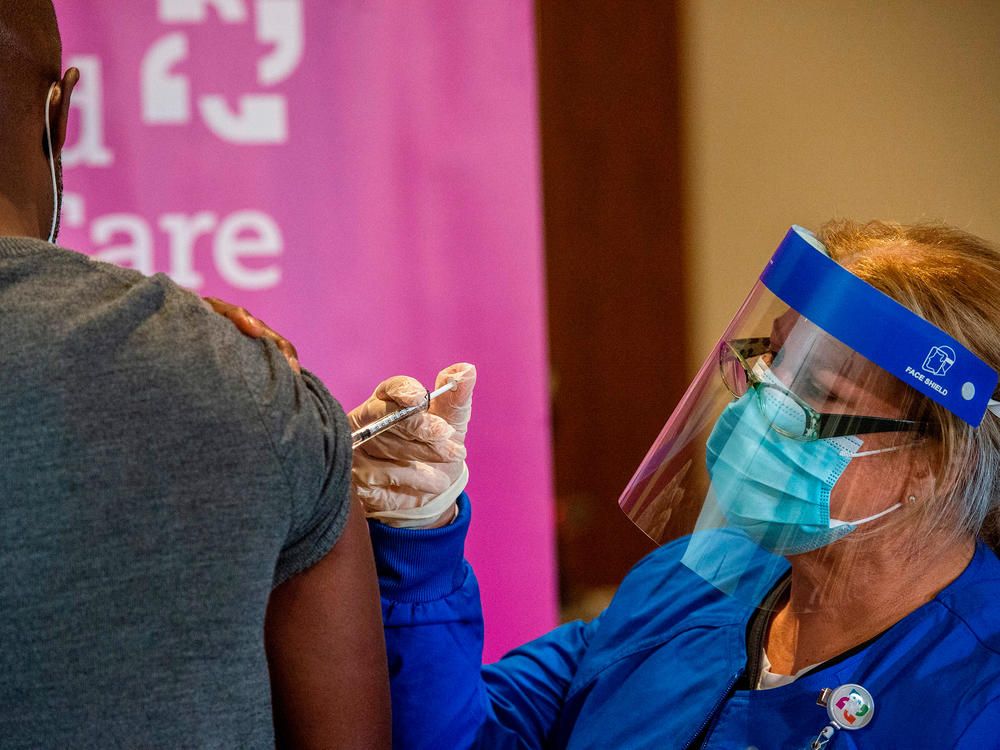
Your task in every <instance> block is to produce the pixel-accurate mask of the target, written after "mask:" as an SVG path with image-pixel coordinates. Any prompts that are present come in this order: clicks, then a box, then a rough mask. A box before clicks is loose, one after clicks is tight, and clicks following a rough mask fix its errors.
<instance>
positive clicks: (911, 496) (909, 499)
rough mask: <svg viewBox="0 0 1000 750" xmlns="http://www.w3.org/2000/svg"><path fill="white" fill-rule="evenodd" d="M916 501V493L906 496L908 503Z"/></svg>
mask: <svg viewBox="0 0 1000 750" xmlns="http://www.w3.org/2000/svg"><path fill="white" fill-rule="evenodd" d="M916 501H917V498H916V497H915V496H914V495H910V496H909V497H908V498H906V502H908V503H915V502H916Z"/></svg>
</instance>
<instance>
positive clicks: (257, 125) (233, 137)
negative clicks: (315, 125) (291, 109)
mask: <svg viewBox="0 0 1000 750" xmlns="http://www.w3.org/2000/svg"><path fill="white" fill-rule="evenodd" d="M239 101H240V103H239V107H238V108H237V111H236V112H235V113H234V112H231V111H230V110H229V106H228V105H227V104H226V100H225V98H224V97H222V96H219V95H218V94H211V95H206V96H203V97H201V99H199V100H198V109H199V110H200V111H201V116H202V117H203V118H204V120H205V124H206V125H208V128H209V130H211V131H212V132H213V133H215V134H216V135H217V136H219V137H220V138H221V139H222V140H224V141H229V142H231V143H284V142H285V141H286V140H287V139H288V114H287V111H286V107H285V98H284V97H283V96H281V95H280V94H246V95H245V96H241V97H240V100H239Z"/></svg>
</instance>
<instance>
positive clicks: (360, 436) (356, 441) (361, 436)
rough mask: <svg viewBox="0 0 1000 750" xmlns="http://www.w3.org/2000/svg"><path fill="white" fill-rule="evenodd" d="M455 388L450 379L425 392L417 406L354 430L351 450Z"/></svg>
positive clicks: (454, 383)
mask: <svg viewBox="0 0 1000 750" xmlns="http://www.w3.org/2000/svg"><path fill="white" fill-rule="evenodd" d="M457 387H458V383H456V382H455V380H454V378H451V379H449V380H448V382H447V383H446V384H445V385H443V386H441V387H440V388H438V389H437V390H435V391H427V396H426V397H425V398H424V400H423V401H421V402H420V403H419V404H415V405H413V406H407V407H405V408H403V409H399V410H398V411H394V412H392V413H391V414H386V415H385V416H384V417H382V418H381V419H376V420H375V421H374V422H372V423H371V424H367V425H365V426H364V427H362V428H360V429H358V430H355V431H354V432H352V433H351V448H357V447H358V446H359V445H361V444H362V443H365V442H367V441H369V440H371V439H372V438H373V437H377V436H378V435H381V434H382V433H383V432H385V431H386V430H391V429H392V428H393V427H395V426H396V425H397V424H399V423H400V422H402V421H403V420H404V419H406V418H407V417H410V416H413V415H414V414H416V413H417V412H421V411H427V410H428V409H429V408H430V406H431V401H433V400H434V399H436V398H437V397H438V396H440V395H441V394H442V393H447V392H448V391H453V390H455V389H456V388H457Z"/></svg>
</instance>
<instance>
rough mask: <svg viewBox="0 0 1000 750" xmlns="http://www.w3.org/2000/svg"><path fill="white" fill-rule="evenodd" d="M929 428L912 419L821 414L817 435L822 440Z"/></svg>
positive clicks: (925, 424)
mask: <svg viewBox="0 0 1000 750" xmlns="http://www.w3.org/2000/svg"><path fill="white" fill-rule="evenodd" d="M926 426H927V423H926V422H919V421H914V420H910V419H886V418H883V417H860V416H857V415H854V414H820V415H819V422H818V424H817V429H816V433H817V435H818V436H819V437H820V438H831V437H841V436H842V435H864V434H866V433H871V432H909V431H910V430H920V431H923V428H924V427H926Z"/></svg>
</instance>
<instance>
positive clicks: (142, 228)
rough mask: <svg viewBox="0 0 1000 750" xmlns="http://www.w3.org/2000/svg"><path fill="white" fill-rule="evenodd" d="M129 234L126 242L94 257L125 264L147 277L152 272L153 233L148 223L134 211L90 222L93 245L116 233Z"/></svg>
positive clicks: (108, 238) (103, 250)
mask: <svg viewBox="0 0 1000 750" xmlns="http://www.w3.org/2000/svg"><path fill="white" fill-rule="evenodd" d="M119 233H124V234H127V235H129V238H130V239H131V242H130V243H129V244H127V245H112V246H111V247H106V248H104V249H102V250H100V251H98V252H97V253H95V254H94V257H95V258H99V259H100V260H104V261H107V262H108V263H116V264H118V265H122V264H125V265H128V266H129V267H131V268H134V269H135V270H136V271H141V272H142V273H144V274H146V275H147V276H148V275H149V274H151V273H153V233H152V231H150V229H149V224H147V223H146V222H145V220H144V219H143V218H142V217H141V216H136V215H135V214H108V215H107V216H101V217H100V218H98V219H95V220H94V223H93V224H91V225H90V240H91V242H93V243H94V244H95V245H99V244H101V243H104V242H108V241H109V240H110V239H111V238H112V237H114V236H115V235H116V234H119Z"/></svg>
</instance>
